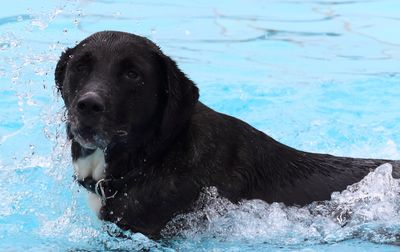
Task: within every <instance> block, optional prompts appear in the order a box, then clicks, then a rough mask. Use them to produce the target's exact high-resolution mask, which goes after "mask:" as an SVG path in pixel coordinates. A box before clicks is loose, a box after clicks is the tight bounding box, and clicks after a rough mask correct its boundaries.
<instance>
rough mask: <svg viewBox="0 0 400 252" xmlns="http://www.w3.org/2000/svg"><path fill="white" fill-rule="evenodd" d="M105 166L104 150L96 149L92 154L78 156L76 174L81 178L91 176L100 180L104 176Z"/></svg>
mask: <svg viewBox="0 0 400 252" xmlns="http://www.w3.org/2000/svg"><path fill="white" fill-rule="evenodd" d="M105 168H106V162H105V159H104V152H103V151H102V150H100V149H96V150H95V151H94V152H93V153H92V154H91V155H89V156H86V157H84V158H78V159H77V160H76V161H75V162H74V169H75V174H76V175H77V176H78V178H79V179H85V178H87V177H89V176H91V177H92V178H93V179H94V180H100V179H102V178H104V172H105Z"/></svg>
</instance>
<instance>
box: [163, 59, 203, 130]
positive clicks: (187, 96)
mask: <svg viewBox="0 0 400 252" xmlns="http://www.w3.org/2000/svg"><path fill="white" fill-rule="evenodd" d="M161 57H162V60H163V66H164V73H165V80H166V85H165V87H164V88H165V93H166V106H165V109H164V113H163V115H162V121H161V136H162V137H163V138H168V137H170V136H174V135H175V134H177V133H178V132H179V131H180V129H181V128H182V127H183V126H184V124H185V123H186V122H187V121H188V120H189V118H190V116H191V114H192V112H193V108H194V106H195V104H196V103H197V101H198V99H199V90H198V88H197V87H196V85H195V84H194V83H193V82H192V81H191V80H190V79H189V78H188V77H186V76H185V74H184V73H183V72H182V71H181V70H180V69H179V68H178V66H177V65H176V63H175V62H174V61H173V60H172V59H171V58H169V57H168V56H165V55H164V54H162V55H161Z"/></svg>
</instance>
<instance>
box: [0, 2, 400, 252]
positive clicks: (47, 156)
mask: <svg viewBox="0 0 400 252" xmlns="http://www.w3.org/2000/svg"><path fill="white" fill-rule="evenodd" d="M43 2H44V1H39V0H31V1H12V3H11V2H10V3H7V6H6V7H5V6H4V5H3V6H2V8H1V9H0V251H22V250H25V251H82V250H87V251H94V250H95V251H102V250H117V251H120V250H141V249H142V250H151V251H175V250H177V251H256V250H259V251H268V250H280V251H338V250H341V251H399V250H400V247H399V244H400V181H399V180H396V179H393V178H392V177H391V175H390V169H391V167H390V166H383V167H380V168H379V169H378V171H376V172H374V173H371V174H369V175H368V176H367V177H366V178H365V179H364V180H362V181H361V182H360V183H358V184H356V185H353V186H352V187H350V188H349V189H348V190H346V191H344V192H342V193H339V192H338V193H334V194H333V195H332V200H331V201H327V202H324V203H323V204H321V205H310V206H306V207H303V208H296V207H290V208H289V207H285V206H283V205H280V204H278V203H274V204H266V203H264V202H262V201H258V200H252V201H244V202H241V203H240V204H239V205H233V204H231V203H230V202H228V201H226V200H225V199H222V198H219V197H218V195H217V194H216V192H215V191H214V190H213V188H209V189H208V191H206V192H205V194H204V195H202V197H201V199H200V200H199V205H203V207H202V208H201V210H200V209H199V210H198V211H195V212H194V213H190V214H186V215H182V216H177V218H176V219H175V220H174V221H172V222H171V223H170V224H169V225H168V227H167V228H166V229H165V230H164V233H165V234H167V235H168V234H169V233H173V232H175V233H176V232H177V233H178V235H176V236H174V237H172V238H169V239H165V240H163V241H152V240H149V239H147V238H146V237H145V236H143V235H141V234H126V236H127V237H125V238H121V237H117V236H115V235H112V234H111V235H110V234H109V233H108V232H107V231H106V230H114V229H115V227H113V226H112V225H110V226H107V227H105V226H104V224H103V223H101V222H100V221H98V220H97V218H96V217H95V216H94V214H93V213H92V212H90V210H89V207H88V205H87V202H86V192H84V191H83V190H80V188H79V187H78V186H77V185H76V184H74V183H73V180H72V175H73V172H72V168H71V163H70V157H69V155H70V154H69V144H68V143H67V142H66V140H65V133H64V127H63V120H62V118H63V112H64V110H63V106H62V101H61V98H60V97H59V96H58V95H57V93H56V91H55V88H54V82H53V71H54V66H55V64H56V62H57V59H58V57H59V55H60V53H61V51H62V50H63V49H64V48H65V47H67V46H73V45H74V44H75V43H76V42H77V41H80V40H81V39H83V38H84V37H86V36H88V35H89V34H91V33H92V32H95V31H100V30H123V31H127V32H133V33H137V34H140V35H143V36H147V37H149V38H150V39H152V40H153V41H155V42H156V43H157V44H159V45H160V47H161V48H162V50H163V51H164V52H165V53H166V54H167V55H170V56H171V57H172V58H173V59H175V60H176V61H177V62H178V63H179V66H180V67H181V68H182V69H183V70H184V72H186V73H187V75H188V76H189V77H190V78H191V79H193V80H194V81H195V82H196V83H197V84H198V86H199V87H200V90H201V100H202V101H203V102H204V103H206V104H207V105H209V106H211V107H212V108H214V109H216V110H218V111H221V112H224V113H228V114H230V115H234V116H236V117H238V118H241V119H243V120H245V121H247V122H249V123H250V124H252V125H253V126H255V127H257V128H259V129H261V130H263V131H264V132H266V133H267V134H269V135H271V136H272V137H274V138H275V139H277V140H279V141H281V142H283V143H285V144H287V145H290V146H293V147H295V148H298V149H302V150H306V151H312V152H322V153H331V154H335V155H345V156H354V157H375V158H388V159H400V151H399V147H398V145H399V144H400V127H399V126H400V109H399V107H400V99H399V97H400V29H399V27H400V1H398V0H353V1H349V0H335V1H333V0H268V1H263V0H221V1H200V0H192V1H178V0H169V1H162V0H147V1H144V0H142V1H140V0H137V1H136V0H132V1H129V0H124V1H111V0H99V1H89V0H86V1H84V0H82V1H73V0H69V1H47V2H46V3H43ZM207 2H208V3H207ZM200 220H201V221H200ZM177 222H179V223H182V222H184V223H186V225H185V226H184V228H182V229H180V230H176V228H175V227H176V225H174V223H177ZM115 230H116V229H115ZM116 232H117V230H116ZM396 244H397V245H396Z"/></svg>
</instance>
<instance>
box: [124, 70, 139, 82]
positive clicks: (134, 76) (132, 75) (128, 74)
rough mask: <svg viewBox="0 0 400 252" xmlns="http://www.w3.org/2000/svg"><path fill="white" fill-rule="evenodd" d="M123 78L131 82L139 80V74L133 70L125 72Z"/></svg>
mask: <svg viewBox="0 0 400 252" xmlns="http://www.w3.org/2000/svg"><path fill="white" fill-rule="evenodd" d="M125 76H126V77H127V78H129V79H131V80H136V79H138V78H139V74H138V73H137V72H135V71H133V70H128V71H126V72H125Z"/></svg>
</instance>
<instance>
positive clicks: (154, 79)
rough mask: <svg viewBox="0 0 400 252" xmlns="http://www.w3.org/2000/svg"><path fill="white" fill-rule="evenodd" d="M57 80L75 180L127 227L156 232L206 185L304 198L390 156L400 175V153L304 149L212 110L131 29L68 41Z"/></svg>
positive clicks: (321, 194) (102, 212) (105, 213)
mask: <svg viewBox="0 0 400 252" xmlns="http://www.w3.org/2000/svg"><path fill="white" fill-rule="evenodd" d="M55 81H56V84H57V87H58V89H59V91H60V92H61V95H62V98H63V99H64V102H65V106H66V109H67V112H68V122H67V132H68V137H69V139H71V140H72V158H73V161H74V167H75V170H76V176H77V180H78V182H79V183H80V184H81V185H83V186H84V187H86V188H87V189H88V190H89V191H91V192H92V193H91V194H90V195H91V197H92V199H93V202H94V203H93V204H92V205H93V208H94V209H95V211H97V212H98V215H99V217H100V218H101V219H103V220H107V221H111V222H114V223H116V224H117V225H118V226H120V227H121V228H123V229H130V230H132V231H135V232H137V231H138V232H142V233H144V234H147V235H153V236H156V235H157V234H159V232H160V230H161V229H162V228H163V227H164V225H165V224H166V223H167V222H168V221H169V220H171V218H172V217H173V216H175V215H176V214H178V213H182V212H185V211H189V210H190V208H191V206H192V203H193V202H194V201H195V200H196V199H197V198H198V196H199V193H200V191H201V189H202V188H203V187H207V186H215V187H216V188H217V189H218V192H219V194H220V195H222V196H224V197H226V198H228V199H229V200H231V201H233V202H237V201H239V200H241V199H262V200H265V201H266V202H274V201H278V202H283V203H285V204H288V205H293V204H296V205H304V204H307V203H310V202H312V201H320V200H327V199H329V198H330V195H331V193H332V192H333V191H340V190H343V189H345V188H346V186H347V185H350V184H353V183H355V182H357V181H359V180H360V179H362V178H363V177H364V176H365V175H366V174H367V173H368V172H370V171H371V170H372V169H374V168H376V167H377V166H379V165H381V164H383V163H386V162H390V163H392V164H393V165H394V172H393V174H394V176H399V175H400V170H399V166H398V163H397V161H388V160H372V159H355V158H344V157H335V156H331V155H324V154H314V153H307V152H302V151H298V150H295V149H292V148H290V147H288V146H285V145H283V144H281V143H278V142H276V141H275V140H274V139H272V138H271V137H269V136H267V135H265V134H264V133H263V132H261V131H258V130H257V129H255V128H253V127H251V126H250V125H248V124H247V123H245V122H243V121H240V120H238V119H236V118H234V117H231V116H228V115H224V114H221V113H218V112H216V111H213V110H212V109H210V108H208V107H207V106H205V105H204V104H203V103H201V102H199V101H198V97H199V93H198V89H197V87H196V86H195V85H194V83H193V82H192V81H191V80H189V79H188V78H187V77H186V76H185V75H184V74H183V73H182V72H181V71H180V70H179V69H178V67H177V65H176V64H175V62H174V61H172V60H171V59H170V58H169V57H167V56H165V55H164V54H163V53H162V52H161V50H160V49H159V48H158V47H157V46H156V45H155V44H153V43H152V42H151V41H149V40H148V39H146V38H143V37H139V36H136V35H133V34H129V33H123V32H109V31H107V32H99V33H96V34H94V35H92V36H90V37H88V38H86V39H85V40H83V41H82V42H81V43H79V44H78V45H77V46H75V47H74V48H72V49H67V50H66V52H65V53H63V54H62V56H61V58H60V60H59V62H58V64H57V67H56V71H55ZM96 200H97V203H96Z"/></svg>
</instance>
